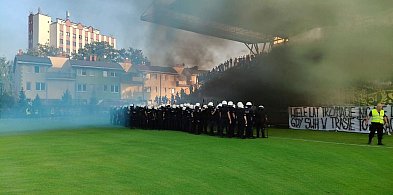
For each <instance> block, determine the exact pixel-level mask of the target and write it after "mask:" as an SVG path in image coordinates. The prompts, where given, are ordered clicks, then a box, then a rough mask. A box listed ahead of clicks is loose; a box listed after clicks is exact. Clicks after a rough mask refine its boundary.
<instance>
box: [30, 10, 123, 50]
mask: <svg viewBox="0 0 393 195" xmlns="http://www.w3.org/2000/svg"><path fill="white" fill-rule="evenodd" d="M93 42H107V43H109V44H110V45H112V46H113V47H114V48H116V46H117V44H116V38H115V37H113V36H109V35H103V34H101V32H100V30H98V29H96V28H94V27H92V26H87V25H84V24H82V23H74V22H72V21H71V20H70V19H69V13H68V12H67V14H66V19H60V18H57V19H56V21H54V22H52V18H51V17H50V16H48V15H46V14H43V13H42V12H41V11H40V10H38V12H37V13H36V14H33V13H30V15H29V16H28V46H29V49H32V48H34V47H36V46H37V45H38V44H42V45H45V44H48V45H50V46H53V47H56V48H59V49H60V51H62V52H63V53H64V54H66V55H71V53H77V52H78V50H79V49H80V48H84V47H85V45H86V44H90V43H93Z"/></svg>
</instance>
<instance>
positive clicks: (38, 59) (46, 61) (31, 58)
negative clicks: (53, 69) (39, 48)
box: [15, 55, 52, 66]
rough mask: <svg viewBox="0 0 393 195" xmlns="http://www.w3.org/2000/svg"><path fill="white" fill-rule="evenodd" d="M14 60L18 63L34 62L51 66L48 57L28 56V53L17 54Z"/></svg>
mask: <svg viewBox="0 0 393 195" xmlns="http://www.w3.org/2000/svg"><path fill="white" fill-rule="evenodd" d="M15 62H18V63H21V62H22V63H23V62H25V63H32V62H33V63H35V64H41V65H46V66H52V62H51V60H50V59H49V58H48V57H37V56H30V55H17V56H15Z"/></svg>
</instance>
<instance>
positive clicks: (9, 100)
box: [0, 93, 15, 108]
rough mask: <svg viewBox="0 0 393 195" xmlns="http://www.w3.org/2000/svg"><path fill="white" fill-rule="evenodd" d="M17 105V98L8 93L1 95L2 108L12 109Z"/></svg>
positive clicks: (0, 105) (0, 106) (0, 104)
mask: <svg viewBox="0 0 393 195" xmlns="http://www.w3.org/2000/svg"><path fill="white" fill-rule="evenodd" d="M14 104H15V98H14V97H13V96H11V95H9V94H7V93H3V94H1V95H0V108H12V107H13V106H14Z"/></svg>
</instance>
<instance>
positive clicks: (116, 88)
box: [111, 85, 120, 93]
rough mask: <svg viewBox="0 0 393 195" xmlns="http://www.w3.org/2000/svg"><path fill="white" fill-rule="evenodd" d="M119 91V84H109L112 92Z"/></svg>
mask: <svg viewBox="0 0 393 195" xmlns="http://www.w3.org/2000/svg"><path fill="white" fill-rule="evenodd" d="M119 91H120V88H119V85H111V92H112V93H119Z"/></svg>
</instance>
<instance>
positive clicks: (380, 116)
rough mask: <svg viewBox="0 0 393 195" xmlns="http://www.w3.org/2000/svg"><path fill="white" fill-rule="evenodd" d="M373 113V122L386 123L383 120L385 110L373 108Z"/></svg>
mask: <svg viewBox="0 0 393 195" xmlns="http://www.w3.org/2000/svg"><path fill="white" fill-rule="evenodd" d="M371 114H372V117H373V118H372V119H371V122H372V123H381V124H383V123H384V121H383V116H385V111H383V110H381V111H380V112H379V113H378V111H377V109H373V110H372V111H371Z"/></svg>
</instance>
